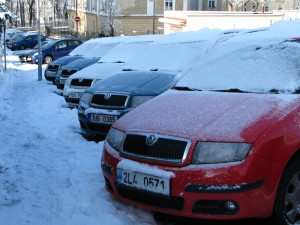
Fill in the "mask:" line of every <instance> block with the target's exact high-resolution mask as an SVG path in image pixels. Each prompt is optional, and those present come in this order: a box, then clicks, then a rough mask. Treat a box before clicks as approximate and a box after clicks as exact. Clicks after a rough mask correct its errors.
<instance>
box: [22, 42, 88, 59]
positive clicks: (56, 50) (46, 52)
mask: <svg viewBox="0 0 300 225" xmlns="http://www.w3.org/2000/svg"><path fill="white" fill-rule="evenodd" d="M82 43H83V42H82V41H81V40H79V39H63V40H57V41H50V42H49V43H47V44H46V45H44V46H43V47H42V48H41V55H42V63H45V64H48V63H50V62H52V61H54V60H57V59H59V58H61V57H63V56H66V55H68V54H69V53H70V52H71V51H72V50H73V49H74V48H76V47H78V46H79V45H81V44H82ZM30 58H31V62H32V63H38V52H35V53H33V54H32V56H30V55H29V56H28V58H27V61H30Z"/></svg>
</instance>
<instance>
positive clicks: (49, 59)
mask: <svg viewBox="0 0 300 225" xmlns="http://www.w3.org/2000/svg"><path fill="white" fill-rule="evenodd" d="M52 61H53V58H52V56H51V55H46V56H45V57H44V60H43V63H45V64H48V63H51V62H52Z"/></svg>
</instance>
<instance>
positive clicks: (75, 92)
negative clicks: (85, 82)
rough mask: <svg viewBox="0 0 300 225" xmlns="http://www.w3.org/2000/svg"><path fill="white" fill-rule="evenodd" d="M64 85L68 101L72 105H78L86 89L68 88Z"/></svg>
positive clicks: (65, 96)
mask: <svg viewBox="0 0 300 225" xmlns="http://www.w3.org/2000/svg"><path fill="white" fill-rule="evenodd" d="M66 87H68V86H65V87H64V98H65V101H66V103H67V104H68V105H69V106H71V107H78V105H79V101H80V98H81V96H82V95H83V93H84V91H85V89H70V90H66Z"/></svg>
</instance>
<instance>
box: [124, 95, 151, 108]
mask: <svg viewBox="0 0 300 225" xmlns="http://www.w3.org/2000/svg"><path fill="white" fill-rule="evenodd" d="M154 97H155V96H133V97H132V99H131V103H130V107H132V108H135V107H138V106H139V105H141V104H143V103H144V102H146V101H149V100H150V99H152V98H154Z"/></svg>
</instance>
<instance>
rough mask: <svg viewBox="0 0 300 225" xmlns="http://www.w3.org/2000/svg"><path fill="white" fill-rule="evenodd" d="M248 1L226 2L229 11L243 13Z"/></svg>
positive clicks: (234, 0)
mask: <svg viewBox="0 0 300 225" xmlns="http://www.w3.org/2000/svg"><path fill="white" fill-rule="evenodd" d="M248 2H249V0H228V4H229V8H230V11H241V9H242V11H243V9H244V7H245V6H246V4H247V3H248Z"/></svg>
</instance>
